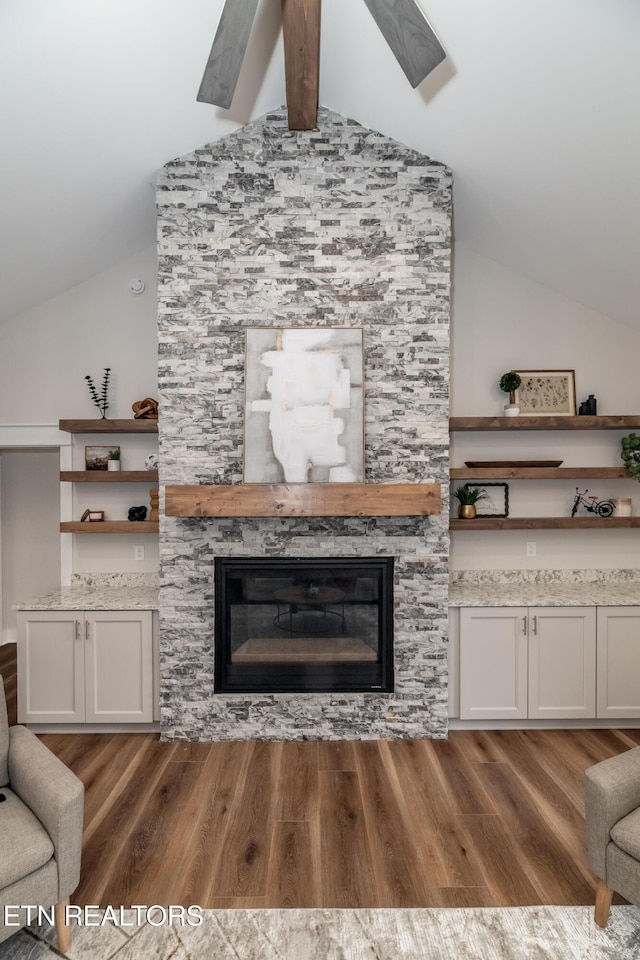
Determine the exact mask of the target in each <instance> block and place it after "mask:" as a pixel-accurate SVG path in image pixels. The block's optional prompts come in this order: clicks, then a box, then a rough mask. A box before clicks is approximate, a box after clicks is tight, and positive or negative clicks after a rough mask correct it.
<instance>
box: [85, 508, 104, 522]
mask: <svg viewBox="0 0 640 960" xmlns="http://www.w3.org/2000/svg"><path fill="white" fill-rule="evenodd" d="M89 523H104V510H89Z"/></svg>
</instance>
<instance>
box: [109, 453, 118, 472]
mask: <svg viewBox="0 0 640 960" xmlns="http://www.w3.org/2000/svg"><path fill="white" fill-rule="evenodd" d="M107 469H108V470H119V469H120V451H119V450H109V460H108V461H107Z"/></svg>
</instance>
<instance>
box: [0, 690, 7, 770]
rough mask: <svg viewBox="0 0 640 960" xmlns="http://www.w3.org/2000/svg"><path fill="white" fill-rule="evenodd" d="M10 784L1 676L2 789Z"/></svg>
mask: <svg viewBox="0 0 640 960" xmlns="http://www.w3.org/2000/svg"><path fill="white" fill-rule="evenodd" d="M6 783H9V723H8V721H7V704H6V701H5V698H4V686H3V683H2V677H1V676H0V787H4V785H5V784H6Z"/></svg>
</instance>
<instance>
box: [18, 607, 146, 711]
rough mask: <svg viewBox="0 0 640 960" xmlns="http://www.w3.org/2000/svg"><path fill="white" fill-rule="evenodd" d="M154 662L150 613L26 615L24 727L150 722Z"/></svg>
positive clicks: (22, 620)
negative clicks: (29, 725) (38, 724)
mask: <svg viewBox="0 0 640 960" xmlns="http://www.w3.org/2000/svg"><path fill="white" fill-rule="evenodd" d="M153 660H154V658H153V630H152V614H151V612H150V611H138V610H118V611H113V610H109V611H102V610H101V611H97V610H92V611H86V612H85V611H78V610H64V611H62V610H53V611H49V610H46V611H45V610H36V611H21V612H19V613H18V722H19V723H146V722H151V721H152V720H153V718H154V697H153V687H154V674H153V670H154V664H153Z"/></svg>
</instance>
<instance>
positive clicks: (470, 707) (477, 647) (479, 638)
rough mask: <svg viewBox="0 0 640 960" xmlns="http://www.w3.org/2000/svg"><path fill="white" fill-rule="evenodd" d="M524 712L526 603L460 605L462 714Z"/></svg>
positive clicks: (511, 715) (486, 716) (505, 716)
mask: <svg viewBox="0 0 640 960" xmlns="http://www.w3.org/2000/svg"><path fill="white" fill-rule="evenodd" d="M526 716H527V610H526V607H473V608H471V607H464V608H463V609H462V610H461V611H460V718H461V719H462V720H512V719H520V718H524V717H526Z"/></svg>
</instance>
